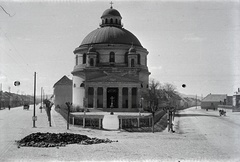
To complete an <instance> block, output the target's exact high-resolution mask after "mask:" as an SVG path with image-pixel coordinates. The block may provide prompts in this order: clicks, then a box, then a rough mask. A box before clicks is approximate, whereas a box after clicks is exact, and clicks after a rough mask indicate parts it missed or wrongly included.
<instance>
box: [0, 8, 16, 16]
mask: <svg viewBox="0 0 240 162" xmlns="http://www.w3.org/2000/svg"><path fill="white" fill-rule="evenodd" d="M0 7H1V8H2V10H3V11H4V12H5V14H7V15H8V16H10V17H13V16H14V15H15V14H14V15H10V14H9V13H8V12H7V11H6V10H5V9H4V8H3V6H2V5H0Z"/></svg>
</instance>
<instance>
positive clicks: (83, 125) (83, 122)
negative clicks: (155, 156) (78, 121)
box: [83, 117, 86, 128]
mask: <svg viewBox="0 0 240 162" xmlns="http://www.w3.org/2000/svg"><path fill="white" fill-rule="evenodd" d="M85 120H86V119H85V117H83V128H85Z"/></svg>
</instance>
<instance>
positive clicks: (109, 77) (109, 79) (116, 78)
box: [88, 74, 138, 83]
mask: <svg viewBox="0 0 240 162" xmlns="http://www.w3.org/2000/svg"><path fill="white" fill-rule="evenodd" d="M88 82H134V83H136V82H138V80H136V79H132V78H128V77H126V76H120V75H117V74H114V75H107V76H102V77H98V78H93V79H90V80H88Z"/></svg>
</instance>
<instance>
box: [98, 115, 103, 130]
mask: <svg viewBox="0 0 240 162" xmlns="http://www.w3.org/2000/svg"><path fill="white" fill-rule="evenodd" d="M98 121H99V129H101V125H102V124H101V118H99V120H98Z"/></svg>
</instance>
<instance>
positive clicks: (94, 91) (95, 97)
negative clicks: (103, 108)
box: [93, 87, 97, 108]
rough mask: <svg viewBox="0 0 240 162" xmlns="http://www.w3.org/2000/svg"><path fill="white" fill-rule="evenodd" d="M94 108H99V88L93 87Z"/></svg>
mask: <svg viewBox="0 0 240 162" xmlns="http://www.w3.org/2000/svg"><path fill="white" fill-rule="evenodd" d="M93 108H97V87H93Z"/></svg>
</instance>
